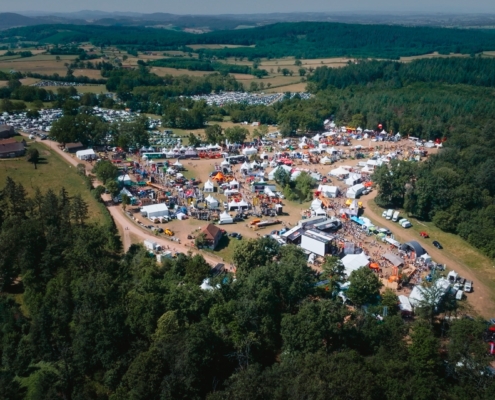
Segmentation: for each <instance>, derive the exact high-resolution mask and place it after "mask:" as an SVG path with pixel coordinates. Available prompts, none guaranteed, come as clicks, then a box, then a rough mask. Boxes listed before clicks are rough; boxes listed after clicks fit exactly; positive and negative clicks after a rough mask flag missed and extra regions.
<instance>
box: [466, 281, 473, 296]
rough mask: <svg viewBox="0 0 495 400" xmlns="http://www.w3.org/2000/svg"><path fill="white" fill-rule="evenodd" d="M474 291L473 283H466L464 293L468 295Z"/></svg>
mask: <svg viewBox="0 0 495 400" xmlns="http://www.w3.org/2000/svg"><path fill="white" fill-rule="evenodd" d="M472 290H473V282H471V281H466V283H465V284H464V291H465V292H466V293H471V291H472Z"/></svg>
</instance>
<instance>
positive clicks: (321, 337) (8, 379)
mask: <svg viewBox="0 0 495 400" xmlns="http://www.w3.org/2000/svg"><path fill="white" fill-rule="evenodd" d="M0 201H1V205H2V207H1V208H0V209H1V210H2V213H1V214H0V273H1V284H2V286H1V290H2V291H1V295H0V327H1V329H0V360H1V364H0V365H1V367H0V398H2V399H11V400H14V399H30V400H35V399H36V400H37V399H81V400H82V399H113V400H117V399H143V400H144V399H146V400H151V399H204V398H208V399H210V400H215V399H246V400H247V399H249V400H252V399H260V400H261V399H300V398H317V399H326V398H332V399H394V400H395V399H431V398H445V399H467V398H470V399H492V398H493V396H494V395H495V381H494V379H493V378H492V377H491V376H490V375H489V374H488V373H487V369H486V368H487V366H488V363H489V361H490V360H489V358H488V356H487V350H486V344H485V343H484V342H483V332H484V330H485V324H484V322H482V321H476V320H471V319H460V320H456V321H453V322H451V323H449V324H446V325H445V324H444V325H443V328H442V329H440V326H437V325H436V323H435V320H434V319H432V315H433V313H434V307H433V306H430V307H427V306H425V308H423V309H422V310H423V312H421V313H420V314H419V316H418V319H417V321H416V322H414V323H406V322H404V320H403V319H402V318H401V317H400V316H398V309H397V298H396V297H395V294H394V293H392V292H390V291H387V292H385V293H384V295H383V296H382V297H379V296H378V295H377V294H378V289H379V287H380V283H379V281H378V278H377V277H376V275H375V274H373V273H372V272H371V271H370V270H368V269H361V270H360V272H359V273H353V275H352V276H351V282H352V285H351V288H354V289H355V290H351V289H349V291H348V295H349V297H350V298H351V299H352V300H353V301H354V302H355V304H356V305H358V306H360V305H362V304H367V305H368V308H367V309H366V311H365V310H364V309H361V308H360V307H358V308H357V309H356V310H354V311H353V310H351V309H349V308H347V307H345V306H343V305H342V303H341V302H340V301H339V300H336V299H334V298H333V294H334V290H335V288H336V287H337V286H336V282H337V281H338V280H339V277H340V276H341V274H342V271H343V270H342V266H341V264H340V263H339V262H337V260H336V259H333V258H329V259H328V260H327V262H326V263H325V265H324V273H323V275H322V276H320V277H317V276H316V275H315V273H314V272H313V271H312V270H311V269H310V268H308V267H307V265H306V257H305V255H304V254H303V253H302V251H301V250H300V249H299V248H297V247H295V246H287V247H284V250H283V251H282V250H281V248H280V247H279V246H278V244H277V243H276V242H274V241H272V240H271V239H266V238H263V239H259V240H246V241H242V242H240V244H239V247H238V248H237V249H236V252H235V254H234V258H235V262H236V264H237V266H238V269H237V276H236V279H235V280H234V279H233V277H232V276H231V275H229V274H224V275H221V276H218V277H216V278H213V277H211V280H210V284H211V285H212V287H213V288H214V289H213V290H202V289H201V288H200V284H201V282H202V281H203V279H204V278H206V277H208V276H209V274H210V266H209V265H208V264H207V263H206V262H205V261H204V259H203V258H202V257H201V256H190V255H179V256H178V258H177V259H174V260H172V259H166V261H164V263H163V264H157V263H156V260H155V259H154V258H151V257H150V256H149V254H148V253H147V252H146V251H144V249H143V248H142V247H139V246H132V247H131V249H130V250H129V252H127V253H126V254H122V253H121V250H120V242H119V240H118V238H117V236H115V231H114V230H113V229H108V228H107V227H102V226H98V225H92V224H88V223H87V221H86V214H85V205H84V202H81V199H80V198H77V197H71V196H70V194H69V193H67V192H66V191H64V190H62V191H61V192H60V193H58V194H57V193H53V192H51V191H47V192H45V193H42V192H40V191H36V192H35V194H34V195H33V196H32V197H28V196H26V194H25V191H24V189H23V187H22V186H21V185H19V184H16V183H15V182H13V181H12V180H10V179H9V180H7V184H6V186H5V187H4V188H2V190H1V191H0ZM18 277H20V279H17V278H18ZM319 279H329V284H328V286H329V288H330V290H325V288H324V287H323V288H318V287H315V283H316V282H317V280H319ZM383 306H387V307H388V316H386V317H384V319H383V321H380V320H378V319H377V318H376V317H375V313H380V312H381V310H382V307H383ZM441 307H442V310H444V311H445V312H447V313H453V312H455V302H451V301H449V300H448V298H447V300H446V302H445V303H442V305H441ZM442 337H443V338H446V337H448V338H449V340H448V341H445V340H441V339H442Z"/></svg>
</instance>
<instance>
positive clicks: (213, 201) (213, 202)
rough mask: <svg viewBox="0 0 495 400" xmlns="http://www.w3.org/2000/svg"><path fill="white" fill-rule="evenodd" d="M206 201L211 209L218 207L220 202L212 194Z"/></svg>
mask: <svg viewBox="0 0 495 400" xmlns="http://www.w3.org/2000/svg"><path fill="white" fill-rule="evenodd" d="M205 201H206V202H207V203H208V207H209V208H217V207H218V200H217V199H215V198H214V197H213V196H212V195H211V194H210V195H209V196H208V197H207V198H206V199H205Z"/></svg>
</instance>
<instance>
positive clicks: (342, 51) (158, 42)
mask: <svg viewBox="0 0 495 400" xmlns="http://www.w3.org/2000/svg"><path fill="white" fill-rule="evenodd" d="M0 38H1V39H3V41H6V42H11V41H13V42H16V41H18V40H27V41H30V42H32V41H36V42H39V43H51V44H67V43H71V42H91V43H92V44H94V45H95V46H126V45H128V46H133V47H134V48H136V49H139V50H167V49H178V48H184V46H187V45H191V44H234V45H242V46H252V45H255V46H254V47H239V48H228V49H202V50H200V51H199V52H200V53H203V54H205V55H209V56H216V57H220V58H225V57H230V56H234V57H247V58H250V59H253V58H280V57H287V56H295V57H301V58H319V57H338V56H354V57H380V58H392V59H393V58H399V57H401V56H408V55H418V54H427V53H431V52H434V51H438V52H440V53H442V54H449V53H464V54H476V53H479V52H481V51H484V50H495V35H494V34H493V33H492V32H490V31H489V30H486V31H484V30H476V29H465V30H463V29H447V28H429V27H402V26H390V25H358V24H341V23H326V22H297V23H276V24H271V25H266V26H262V27H257V28H252V29H241V30H226V31H216V32H210V33H205V34H201V35H194V34H189V33H185V32H177V31H172V30H167V29H154V28H139V27H129V26H126V27H119V26H112V27H106V26H97V25H37V26H30V27H22V28H14V29H10V30H7V31H4V32H2V33H0ZM189 50H192V49H189Z"/></svg>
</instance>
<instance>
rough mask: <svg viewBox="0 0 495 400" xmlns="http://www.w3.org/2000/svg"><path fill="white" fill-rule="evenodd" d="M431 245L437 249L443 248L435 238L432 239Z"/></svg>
mask: <svg viewBox="0 0 495 400" xmlns="http://www.w3.org/2000/svg"><path fill="white" fill-rule="evenodd" d="M433 246H435V247H436V248H437V249H440V250H441V249H443V247H442V245H441V244H440V243H439V242H437V241H436V240H434V241H433Z"/></svg>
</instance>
